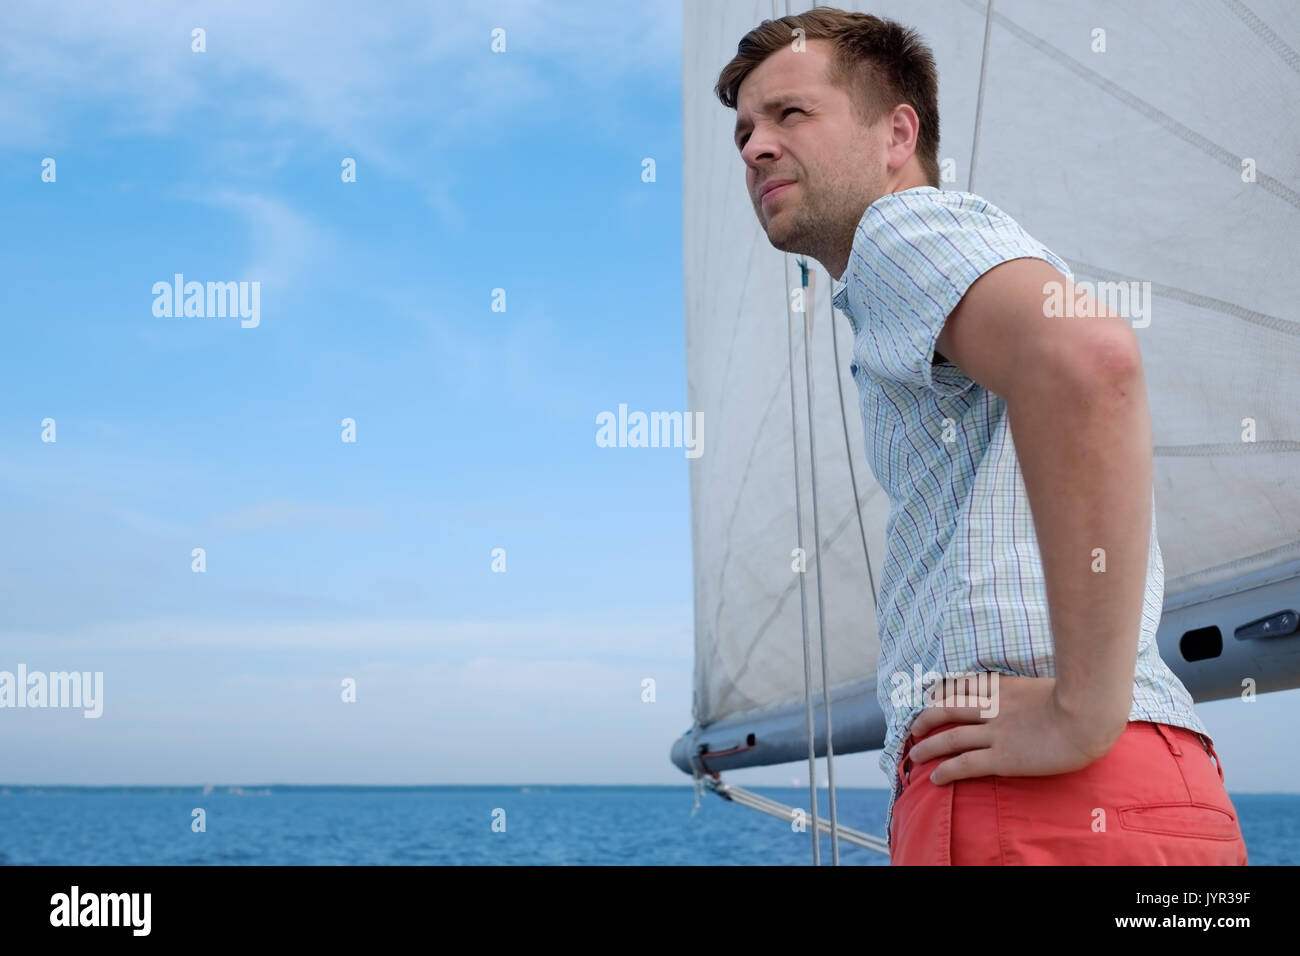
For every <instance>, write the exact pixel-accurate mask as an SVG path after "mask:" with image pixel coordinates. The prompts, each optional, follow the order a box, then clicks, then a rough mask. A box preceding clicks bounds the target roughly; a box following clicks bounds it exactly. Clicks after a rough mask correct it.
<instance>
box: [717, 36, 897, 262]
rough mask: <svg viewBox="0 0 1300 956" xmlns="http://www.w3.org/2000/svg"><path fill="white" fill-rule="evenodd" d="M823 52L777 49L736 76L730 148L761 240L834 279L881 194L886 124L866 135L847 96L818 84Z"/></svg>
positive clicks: (816, 47)
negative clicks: (736, 153)
mask: <svg viewBox="0 0 1300 956" xmlns="http://www.w3.org/2000/svg"><path fill="white" fill-rule="evenodd" d="M832 49H833V48H832V46H831V43H830V41H829V40H810V41H808V43H807V44H806V49H805V50H804V51H803V52H796V51H795V50H794V49H793V48H792V47H785V48H783V49H781V50H779V51H777V52H776V53H773V54H772V55H771V56H769V57H768V58H767V59H766V60H764V61H763V62H762V63H760V64H759V65H758V66H757V67H756V68H755V69H754V70H753V71H752V72H751V73H750V74H749V75H748V76H747V77H745V80H744V82H743V83H741V85H740V89H739V91H738V92H737V97H736V123H737V134H736V143H737V146H738V147H739V148H740V156H741V159H742V160H744V163H745V184H746V186H747V188H748V190H749V196H750V200H751V201H752V202H753V204H754V211H755V212H756V213H757V214H758V221H759V223H760V224H762V226H763V230H764V231H765V232H766V233H767V238H768V241H770V242H771V243H772V245H773V246H775V247H776V248H777V249H780V250H782V251H784V252H794V253H802V254H805V255H809V256H812V257H813V258H814V259H817V260H818V261H819V262H821V263H822V264H823V265H825V266H826V267H827V269H828V270H830V272H831V274H832V275H833V276H835V277H837V278H838V276H839V273H841V272H843V270H844V265H845V264H846V263H847V261H848V256H849V251H850V249H851V247H852V244H853V232H854V229H855V228H856V227H857V224H858V221H859V220H860V219H861V218H862V214H863V213H864V212H865V211H866V208H867V207H868V206H869V205H871V203H873V202H875V201H876V200H877V199H879V198H880V197H881V196H883V195H884V194H885V192H886V188H885V183H886V181H887V173H888V169H887V159H888V157H887V150H886V145H887V142H886V140H887V136H886V132H887V130H886V129H885V126H886V125H887V120H883V118H882V122H877V123H876V124H874V125H873V126H872V127H870V128H867V127H865V126H864V125H863V123H862V119H861V117H860V116H859V115H858V114H857V113H856V112H855V110H854V108H853V102H852V100H851V99H850V97H849V94H848V93H847V92H845V91H844V90H842V89H840V88H839V87H836V86H832V85H831V84H830V83H829V82H828V81H827V79H826V74H827V69H828V68H829V66H830V62H831V55H832ZM787 181H793V182H792V183H791V184H790V185H786V186H778V187H777V188H775V189H772V190H771V192H770V193H769V192H768V189H770V188H771V187H772V184H774V183H781V182H787Z"/></svg>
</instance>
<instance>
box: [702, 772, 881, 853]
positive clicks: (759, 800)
mask: <svg viewBox="0 0 1300 956" xmlns="http://www.w3.org/2000/svg"><path fill="white" fill-rule="evenodd" d="M707 785H708V787H709V789H711V790H712V791H713V792H714V793H716V794H717V795H718V796H720V797H722V798H723V799H724V800H730V801H732V802H733V803H738V804H740V805H741V806H745V807H749V808H751V809H753V810H758V811H760V812H761V813H766V814H768V815H769V816H773V817H777V818H778V819H781V820H785V821H786V822H787V823H791V822H793V821H794V820H795V819H796V818H797V817H796V815H797V814H798V812H799V811H798V810H796V809H795V808H794V807H787V806H786V805H785V804H783V803H777V802H776V801H775V800H771V799H769V798H767V797H765V796H763V795H762V794H759V793H754V792H753V791H752V790H746V789H744V788H743V787H736V786H733V785H732V784H729V783H724V782H723V781H721V780H710V781H708V784H707ZM813 827H814V832H816V831H818V830H820V831H821V832H829V831H830V829H831V826H830V824H829V823H827V822H826V821H825V820H822V821H820V822H819V823H814V824H813ZM838 836H839V838H840V839H842V840H844V841H845V842H848V843H852V844H855V845H856V846H860V847H862V848H863V849H864V850H874V851H875V852H876V853H881V854H883V855H885V856H889V843H888V842H887V841H886V840H885V839H883V838H882V837H878V836H873V835H872V834H870V833H863V832H862V831H861V830H855V829H854V828H853V827H846V826H842V827H840V828H839V832H838Z"/></svg>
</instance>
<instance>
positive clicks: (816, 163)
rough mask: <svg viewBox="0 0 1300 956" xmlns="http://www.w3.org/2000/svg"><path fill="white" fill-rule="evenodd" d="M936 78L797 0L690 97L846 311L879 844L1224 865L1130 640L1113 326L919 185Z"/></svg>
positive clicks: (1139, 381) (1150, 593) (1140, 553)
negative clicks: (1065, 309)
mask: <svg viewBox="0 0 1300 956" xmlns="http://www.w3.org/2000/svg"><path fill="white" fill-rule="evenodd" d="M937 89H938V81H937V77H936V72H935V65H934V60H933V56H932V54H931V52H930V51H929V49H928V48H927V47H926V46H925V45H924V43H923V42H922V41H921V39H920V38H919V37H918V36H917V35H916V34H915V33H913V32H912V31H910V30H907V29H906V28H904V27H902V26H900V25H898V24H896V23H893V22H891V21H888V20H882V19H878V18H876V17H872V16H868V15H866V14H860V13H846V12H844V11H842V10H836V9H833V8H827V7H822V8H817V9H813V10H810V11H808V12H807V13H804V14H802V15H799V16H788V17H784V18H782V19H780V20H776V21H764V23H763V24H762V25H760V26H759V27H757V28H755V29H754V30H752V31H750V33H748V34H747V35H746V36H745V37H744V38H743V39H742V40H741V41H740V44H739V46H738V48H737V55H736V57H735V58H734V59H733V60H732V61H731V62H730V63H728V64H727V66H726V67H725V68H724V69H723V71H722V73H721V75H720V77H719V80H718V85H717V88H716V91H715V92H716V93H717V95H718V97H719V98H720V99H721V100H722V102H723V103H724V104H725V105H726V106H728V107H730V108H732V109H735V110H736V111H737V117H736V120H737V121H736V129H735V133H736V146H737V149H738V150H739V151H740V155H741V158H742V160H743V162H744V166H745V178H746V185H747V187H748V189H749V193H750V196H751V198H752V201H753V203H754V211H755V212H756V213H757V215H758V219H759V222H760V223H761V224H762V226H763V229H764V231H765V232H766V233H767V237H768V239H769V241H770V242H771V243H772V245H773V246H775V247H776V248H777V249H781V250H783V251H786V252H793V253H799V254H804V255H808V256H811V257H813V258H815V259H817V260H818V261H819V262H821V263H822V265H823V266H825V267H826V269H827V271H828V272H829V273H830V275H831V276H832V278H834V279H835V280H836V283H835V291H834V302H835V305H836V306H837V307H838V308H839V309H840V310H841V311H843V312H844V313H845V314H846V315H847V316H848V317H849V320H850V322H851V324H852V326H853V331H854V364H853V365H852V366H851V367H850V368H851V371H852V373H853V375H854V378H855V380H856V382H857V384H858V389H859V394H860V398H861V409H862V415H863V422H864V427H865V429H866V447H867V452H868V456H869V458H870V463H871V467H872V470H873V471H874V473H875V475H876V478H877V480H878V481H879V482H880V484H881V486H882V487H883V488H884V489H885V490H886V491H887V492H888V494H889V497H890V502H891V509H890V517H889V523H888V525H887V527H886V536H887V541H888V554H887V556H886V561H885V568H884V576H883V579H882V582H881V587H880V595H879V600H878V606H877V613H878V617H879V620H878V625H879V626H878V630H879V633H880V659H879V665H878V670H877V687H878V690H877V694H878V697H879V700H880V704H881V707H882V709H883V710H884V712H885V715H886V720H887V726H888V730H887V734H886V739H885V748H884V752H883V754H882V757H881V767H882V768H883V769H884V770H885V771H886V773H888V774H890V776H891V779H892V780H893V781H894V791H893V793H892V794H891V797H890V803H889V810H888V816H887V822H886V830H887V832H888V833H889V838H890V860H891V863H895V864H911V863H928V864H1039V863H1053V864H1056V863H1063V864H1079V863H1089V864H1094V863H1095V864H1245V863H1246V847H1245V843H1244V841H1243V839H1242V836H1241V831H1240V827H1239V825H1238V822H1237V816H1236V810H1235V808H1234V807H1233V805H1232V802H1231V801H1230V800H1229V798H1228V795H1227V792H1226V790H1225V789H1224V786H1223V772H1222V767H1221V765H1219V764H1218V762H1217V755H1216V754H1214V751H1213V744H1212V741H1210V739H1209V737H1208V734H1207V731H1206V729H1205V727H1204V726H1203V725H1202V724H1201V722H1200V720H1199V719H1198V718H1197V716H1196V714H1195V712H1194V710H1193V708H1192V700H1191V697H1190V695H1189V694H1188V692H1187V690H1186V688H1184V687H1183V685H1182V683H1181V682H1180V681H1179V680H1178V678H1177V677H1176V676H1175V675H1174V674H1173V672H1172V671H1171V670H1170V669H1169V668H1168V666H1167V665H1166V664H1165V663H1164V661H1163V660H1161V658H1160V655H1159V650H1158V647H1157V645H1156V641H1155V635H1156V627H1157V624H1158V623H1159V618H1160V612H1161V607H1162V603H1163V592H1164V567H1163V563H1162V558H1161V554H1160V548H1159V545H1158V543H1157V539H1156V529H1155V514H1154V494H1153V487H1152V451H1151V428H1150V419H1149V412H1148V408H1147V402H1146V392H1145V384H1144V379H1143V373H1142V363H1141V355H1140V352H1139V349H1138V344H1137V339H1136V335H1135V334H1134V332H1133V329H1132V328H1131V327H1130V325H1129V324H1128V322H1126V321H1125V320H1124V319H1123V318H1120V317H1116V316H1111V315H1108V314H1106V313H1105V312H1104V310H1100V309H1098V310H1097V312H1098V313H1099V314H1100V317H1098V318H1092V319H1079V318H1068V319H1067V318H1058V317H1055V315H1056V313H1053V312H1051V311H1050V310H1048V309H1047V308H1046V302H1047V301H1048V300H1049V299H1050V297H1051V296H1052V295H1053V294H1055V295H1057V296H1058V297H1059V296H1060V295H1061V294H1064V295H1066V296H1068V297H1069V298H1070V300H1071V301H1077V299H1075V292H1074V289H1073V286H1072V285H1071V283H1070V271H1069V269H1068V267H1067V266H1066V264H1065V263H1064V262H1063V261H1062V260H1061V259H1060V258H1058V257H1057V256H1056V255H1055V254H1054V253H1052V252H1051V251H1050V250H1048V249H1047V248H1046V247H1044V246H1043V245H1041V244H1040V243H1039V242H1037V241H1036V240H1035V239H1033V238H1032V237H1031V236H1029V235H1028V234H1027V233H1026V232H1025V231H1024V230H1023V229H1021V228H1020V227H1019V225H1017V224H1016V222H1015V221H1014V220H1013V219H1011V218H1010V217H1009V216H1008V215H1007V214H1006V213H1004V212H1003V211H1002V210H1000V209H998V208H997V207H996V206H994V205H992V204H991V203H988V202H987V201H985V200H984V199H981V198H980V197H978V196H975V195H973V194H970V193H960V192H944V191H941V190H940V189H939V188H938V186H939V171H938V144H939V116H938V96H937ZM1057 301H1060V300H1059V298H1058V299H1057ZM917 669H919V670H920V671H924V672H934V673H936V674H938V675H940V676H944V677H945V678H953V677H956V676H957V675H961V674H972V673H978V674H984V675H987V676H988V678H989V680H990V681H991V686H992V687H993V688H994V692H993V694H992V699H991V700H985V701H981V702H980V706H967V705H968V704H969V703H970V701H968V700H966V699H964V698H959V697H958V696H956V695H955V694H954V685H953V683H952V682H951V681H950V680H945V681H944V682H943V683H941V684H938V685H936V687H935V688H934V689H933V690H932V691H931V692H930V694H929V697H928V699H927V700H922V701H917V700H915V699H914V697H913V696H912V695H903V696H902V697H900V696H899V695H898V694H897V693H896V690H897V686H898V683H899V675H903V678H904V679H905V680H907V681H910V679H911V675H912V674H913V673H914V672H916V670H917ZM891 691H892V693H891ZM927 704H928V706H927ZM990 705H991V706H990Z"/></svg>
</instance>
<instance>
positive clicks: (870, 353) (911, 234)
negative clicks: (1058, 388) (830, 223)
mask: <svg viewBox="0 0 1300 956" xmlns="http://www.w3.org/2000/svg"><path fill="white" fill-rule="evenodd" d="M1025 257H1030V258H1036V259H1043V260H1045V261H1047V262H1048V263H1050V264H1051V265H1052V266H1054V267H1055V268H1056V269H1058V270H1059V271H1060V272H1062V273H1063V274H1064V275H1066V276H1068V275H1070V271H1069V267H1068V266H1067V265H1066V264H1065V262H1064V261H1063V260H1061V259H1060V258H1059V257H1057V256H1056V255H1055V254H1053V253H1052V252H1051V251H1049V250H1048V249H1047V248H1046V247H1045V246H1043V245H1042V244H1041V243H1039V242H1037V241H1036V240H1035V239H1033V237H1031V236H1030V235H1029V234H1028V233H1026V232H1025V231H1024V230H1023V229H1021V227H1020V226H1019V224H1018V223H1016V221H1015V220H1014V219H1012V218H1010V217H1009V216H1007V215H1006V214H1005V213H1003V212H1002V211H1001V210H999V209H997V208H996V207H995V206H992V205H991V204H989V203H986V202H984V201H983V200H981V199H980V198H979V197H977V196H974V195H971V194H958V193H944V192H941V191H940V190H937V189H933V188H921V189H912V190H905V191H903V192H899V193H891V194H889V195H887V196H883V197H881V198H880V199H879V200H877V201H876V202H874V203H872V204H871V206H870V207H869V208H868V209H867V211H866V212H865V213H864V214H863V217H862V219H861V221H860V222H859V223H858V226H857V230H856V233H855V235H854V240H853V251H852V254H851V256H850V258H849V264H848V268H847V270H846V273H847V275H846V276H845V282H844V284H843V286H842V289H843V293H842V294H843V295H844V296H846V297H847V298H845V299H842V300H841V301H843V302H844V306H843V307H844V308H845V309H846V311H848V312H850V318H851V320H852V321H853V325H854V329H855V332H856V337H855V341H854V358H855V360H856V362H857V363H858V364H860V365H861V366H862V367H863V370H864V371H865V372H866V374H868V375H869V376H871V377H872V378H875V379H878V380H883V381H888V382H897V383H900V384H903V385H907V386H910V387H913V388H929V389H934V390H936V391H938V392H941V393H945V394H955V393H959V392H962V391H965V390H966V389H968V388H970V387H971V386H972V385H973V384H974V382H973V381H972V380H971V379H970V378H969V377H968V376H966V375H965V373H963V372H962V371H961V369H959V368H957V367H956V366H954V365H951V364H940V365H932V364H931V360H932V359H933V357H934V350H935V342H936V340H937V339H938V337H939V333H940V332H941V331H942V330H943V324H944V322H945V321H947V318H948V315H949V314H950V313H951V312H952V310H953V309H954V308H956V307H957V303H958V302H960V301H961V298H962V296H964V295H965V294H966V290H967V289H969V288H970V286H971V285H972V283H974V282H975V280H976V279H978V278H979V277H980V276H982V275H983V274H984V273H985V272H988V271H989V270H990V269H992V268H993V267H994V266H997V265H1000V264H1001V263H1003V262H1008V261H1010V260H1012V259H1022V258H1025ZM837 304H838V303H837Z"/></svg>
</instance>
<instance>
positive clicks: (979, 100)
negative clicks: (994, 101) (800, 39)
mask: <svg viewBox="0 0 1300 956" xmlns="http://www.w3.org/2000/svg"><path fill="white" fill-rule="evenodd" d="M787 2H788V0H787ZM992 35H993V0H989V5H988V8H987V9H986V10H985V12H984V53H983V54H982V55H981V56H980V89H979V94H978V95H977V96H976V98H975V134H974V136H972V137H971V144H970V173H969V175H967V177H966V191H967V192H968V193H969V192H974V191H975V159H976V157H978V156H979V149H980V121H981V120H982V119H983V116H984V77H985V76H986V74H987V72H988V65H989V38H990V37H991V36H992Z"/></svg>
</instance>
